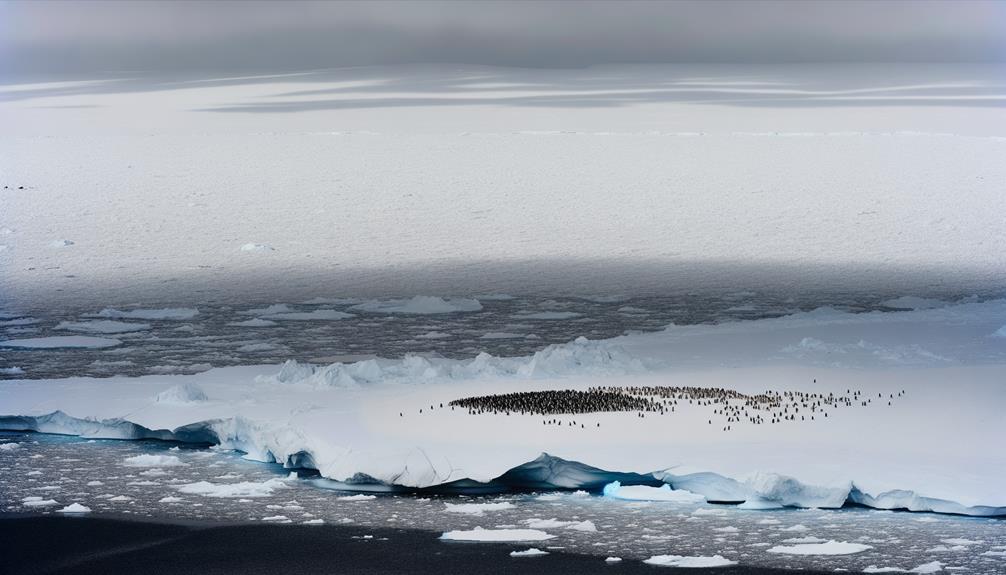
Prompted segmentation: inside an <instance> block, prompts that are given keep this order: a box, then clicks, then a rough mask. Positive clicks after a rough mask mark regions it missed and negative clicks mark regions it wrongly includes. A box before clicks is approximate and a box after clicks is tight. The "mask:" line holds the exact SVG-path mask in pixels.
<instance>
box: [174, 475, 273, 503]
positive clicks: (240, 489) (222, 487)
mask: <svg viewBox="0 0 1006 575" xmlns="http://www.w3.org/2000/svg"><path fill="white" fill-rule="evenodd" d="M286 487H287V485H286V479H280V478H273V479H268V480H266V481H262V482H255V481H240V482H238V483H210V482H209V481H197V482H196V483H186V484H183V485H179V486H177V487H176V489H178V491H179V493H185V494H188V495H202V496H203V497H224V498H239V497H269V496H270V495H272V493H273V491H275V490H277V489H286Z"/></svg>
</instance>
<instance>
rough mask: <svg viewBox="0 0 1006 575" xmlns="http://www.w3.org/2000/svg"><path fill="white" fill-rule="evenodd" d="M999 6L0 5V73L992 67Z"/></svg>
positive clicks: (1004, 48) (976, 2) (1001, 21)
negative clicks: (406, 67) (845, 64)
mask: <svg viewBox="0 0 1006 575" xmlns="http://www.w3.org/2000/svg"><path fill="white" fill-rule="evenodd" d="M1004 60H1006V0H1004V1H985V0H959V1H910V0H903V1H881V0H877V1H862V2H861V1H851V0H847V1H838V2H831V1H827V2H813V1H807V2H800V1H797V0H791V1H766V2H761V1H757V0H741V1H736V2H734V1H729V2H726V1H725V2H714V1H713V2H710V1H706V2H692V1H682V2H617V1H610V2H607V1H605V2H596V1H581V2H577V1H572V0H570V1H564V2H545V1H543V2H495V1H487V0H482V1H472V2H464V3H463V2H443V1H431V2H426V1H420V0H408V1H404V2H246V1H237V0H234V1H218V2H210V1H203V2H185V1H171V2H130V1H126V0H120V1H111V2H88V1H85V0H73V1H70V2H62V1H46V2H43V1H30V2H21V1H13V2H12V1H8V0H0V72H6V73H12V72H57V71H68V72H86V71H107V70H138V69H142V70H277V69H289V70H293V69H308V68H318V67H334V66H347V65H369V64H403V63H416V62H460V63H473V64H494V65H511V66H534V67H562V66H584V65H591V64H605V63H614V62H709V61H718V62H759V63H761V62H791V61H944V62H945V61H972V62H987V61H1004Z"/></svg>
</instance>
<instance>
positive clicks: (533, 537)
mask: <svg viewBox="0 0 1006 575" xmlns="http://www.w3.org/2000/svg"><path fill="white" fill-rule="evenodd" d="M440 538H441V539H443V540H445V541H485V542H497V541H498V542H507V541H514V542H521V541H545V540H548V539H554V538H555V535H549V534H548V533H546V532H544V531H541V530H539V529H483V528H482V527H476V528H474V529H468V530H463V529H462V530H455V531H446V532H444V534H443V535H441V536H440Z"/></svg>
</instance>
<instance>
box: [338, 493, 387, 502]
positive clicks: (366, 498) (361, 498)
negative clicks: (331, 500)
mask: <svg viewBox="0 0 1006 575" xmlns="http://www.w3.org/2000/svg"><path fill="white" fill-rule="evenodd" d="M336 499H338V500H339V501H371V500H373V499H377V496H376V495H365V494H363V493H357V494H356V495H346V496H345V497H336Z"/></svg>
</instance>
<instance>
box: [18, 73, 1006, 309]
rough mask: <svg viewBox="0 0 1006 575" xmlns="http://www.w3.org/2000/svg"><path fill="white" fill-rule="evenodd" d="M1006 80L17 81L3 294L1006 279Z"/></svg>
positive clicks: (257, 294)
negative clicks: (1004, 187) (1004, 189)
mask: <svg viewBox="0 0 1006 575" xmlns="http://www.w3.org/2000/svg"><path fill="white" fill-rule="evenodd" d="M1003 77H1004V76H1003V71H1002V68H1001V66H1000V67H996V66H965V65H956V66H955V65H900V66H898V65H888V66H880V65H878V66H851V65H850V66H841V65H832V66H825V67H822V66H748V67H744V66H715V65H711V66H709V65H707V66H602V67H595V68H586V69H579V70H522V69H499V68H491V67H480V66H419V67H400V68H381V67H376V68H367V67H362V68H345V69H337V70H315V71H305V72H300V73H286V74H276V75H259V76H245V77H227V76H218V77H213V76H210V75H204V76H199V77H195V76H191V77H152V76H149V75H145V74H142V73H132V74H131V73H120V74H108V75H103V76H101V77H98V78H86V79H70V80H68V79H66V78H62V79H60V80H62V82H60V83H56V84H53V83H51V81H52V79H48V80H49V83H47V82H43V81H42V79H30V78H25V79H21V80H19V79H17V78H10V79H5V82H6V83H5V84H4V85H2V86H0V124H2V125H3V127H4V129H3V133H2V134H0V174H2V179H3V181H2V182H0V184H3V186H6V188H4V189H2V190H0V198H2V204H0V205H2V206H3V210H2V212H0V229H3V230H5V231H7V232H9V233H5V234H4V236H3V245H4V246H5V247H6V249H4V250H3V251H0V267H2V269H3V273H2V274H0V293H2V294H3V297H4V298H5V299H8V300H10V301H12V302H15V303H17V304H19V305H24V306H26V307H32V306H38V305H45V304H47V303H49V302H52V301H57V300H58V301H64V302H65V301H81V300H83V299H89V300H94V301H103V303H108V302H138V301H157V302H163V301H165V300H168V299H172V298H177V299H179V300H182V299H183V297H182V296H184V295H186V294H200V295H202V296H205V297H217V296H238V295H239V296H241V297H242V298H245V299H248V298H257V299H272V301H284V300H286V299H287V298H286V297H285V296H286V295H287V294H288V295H289V296H290V297H295V296H296V295H298V294H303V297H304V298H305V299H306V298H309V297H312V296H314V295H317V294H316V293H312V291H313V289H314V288H316V287H317V286H318V285H327V286H329V287H330V288H331V291H332V293H343V294H346V295H362V296H373V295H387V296H398V297H401V296H402V295H411V294H417V293H431V294H450V293H453V294H458V295H466V294H477V293H484V292H492V291H497V290H504V291H511V292H514V293H529V291H535V292H536V293H541V292H545V291H549V290H551V291H553V292H554V293H557V292H562V291H566V292H569V291H581V292H582V293H583V294H584V295H586V294H589V293H602V292H604V293H626V292H627V293H630V294H631V293H638V292H639V291H640V290H647V291H649V292H654V291H659V290H661V289H663V288H666V287H667V286H673V287H676V288H683V289H689V288H692V287H715V286H722V285H732V286H735V287H736V286H739V285H741V284H750V285H751V286H753V287H757V285H758V284H765V283H769V284H780V283H783V284H785V283H787V282H789V281H791V280H793V279H794V276H795V277H796V278H798V279H799V281H800V282H801V283H802V284H803V285H805V286H806V285H810V284H813V285H814V286H815V287H817V288H822V287H829V288H840V289H871V287H870V286H875V285H876V284H885V285H886V287H892V286H893V287H898V286H899V285H900V286H901V287H902V288H904V283H905V282H906V281H911V283H913V284H917V285H919V286H926V287H930V288H932V287H936V288H939V287H941V286H945V285H961V286H965V287H974V286H978V287H984V286H987V285H988V284H989V283H995V282H999V285H1001V282H1002V280H1003V278H1004V277H1006V266H1004V263H1003V262H1004V259H1003V258H1002V257H1001V254H1002V253H1003V251H1004V249H1006V243H1004V242H1006V234H1004V231H1003V226H1002V222H1001V214H1002V213H1004V212H1006V203H1004V202H1006V197H1004V195H1003V194H1002V193H1001V182H1002V181H1003V180H1004V178H1006V162H1004V161H1003V158H1004V157H1006V117H1004V115H1003V114H1002V111H1001V110H1002V106H1003V103H1004V102H1006V87H1004V84H1003V81H1002V78H1003ZM3 186H0V187H3ZM222 222H225V223H226V225H221V223H222ZM60 238H69V240H67V241H66V242H63V241H62V240H60ZM53 241H60V242H62V243H60V245H65V247H62V248H60V249H54V248H52V247H51V244H52V242H53ZM277 278H282V281H278V280H277ZM864 286H867V287H865V288H864ZM277 292H282V293H283V294H284V295H279V294H278V293H277ZM350 292H352V293H350ZM902 293H904V292H902ZM899 295H900V294H899ZM917 295H920V296H925V295H927V294H917ZM180 303H186V302H181V301H180Z"/></svg>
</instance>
